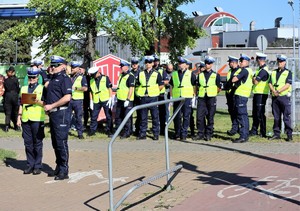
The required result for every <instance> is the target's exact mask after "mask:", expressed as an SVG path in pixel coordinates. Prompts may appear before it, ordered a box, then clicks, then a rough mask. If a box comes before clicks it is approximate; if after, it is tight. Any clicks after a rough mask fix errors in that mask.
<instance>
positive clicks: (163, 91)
mask: <svg viewBox="0 0 300 211" xmlns="http://www.w3.org/2000/svg"><path fill="white" fill-rule="evenodd" d="M158 72H159V73H160V75H161V78H162V79H163V74H164V70H163V69H161V68H160V69H158ZM165 91H166V88H165V85H164V87H163V88H162V89H161V90H160V94H164V93H165Z"/></svg>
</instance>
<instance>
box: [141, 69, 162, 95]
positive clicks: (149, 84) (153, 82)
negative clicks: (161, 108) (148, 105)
mask: <svg viewBox="0 0 300 211" xmlns="http://www.w3.org/2000/svg"><path fill="white" fill-rule="evenodd" d="M158 74H159V73H158V72H157V71H153V72H152V73H151V75H150V78H149V80H148V81H146V74H145V71H141V72H140V73H139V84H140V85H139V87H138V89H137V96H139V97H145V95H146V94H145V93H146V90H147V92H148V96H149V97H157V96H159V94H160V90H159V84H158V83H157V76H158Z"/></svg>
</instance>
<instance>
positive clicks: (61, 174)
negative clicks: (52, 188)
mask: <svg viewBox="0 0 300 211" xmlns="http://www.w3.org/2000/svg"><path fill="white" fill-rule="evenodd" d="M64 179H69V176H68V174H64V173H59V174H58V175H56V176H55V177H54V180H64Z"/></svg>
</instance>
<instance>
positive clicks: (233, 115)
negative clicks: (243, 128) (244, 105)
mask: <svg viewBox="0 0 300 211" xmlns="http://www.w3.org/2000/svg"><path fill="white" fill-rule="evenodd" d="M226 99H227V106H228V113H229V115H230V119H231V129H230V131H231V132H232V133H237V132H239V124H238V120H237V111H236V107H235V106H234V95H233V94H231V93H226Z"/></svg>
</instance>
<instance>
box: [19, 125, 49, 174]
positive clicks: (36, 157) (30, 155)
mask: <svg viewBox="0 0 300 211" xmlns="http://www.w3.org/2000/svg"><path fill="white" fill-rule="evenodd" d="M22 137H23V139H24V145H25V153H26V158H27V166H28V167H30V168H34V169H41V168H42V157H43V139H44V138H45V133H44V122H36V121H30V120H28V121H27V122H22Z"/></svg>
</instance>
